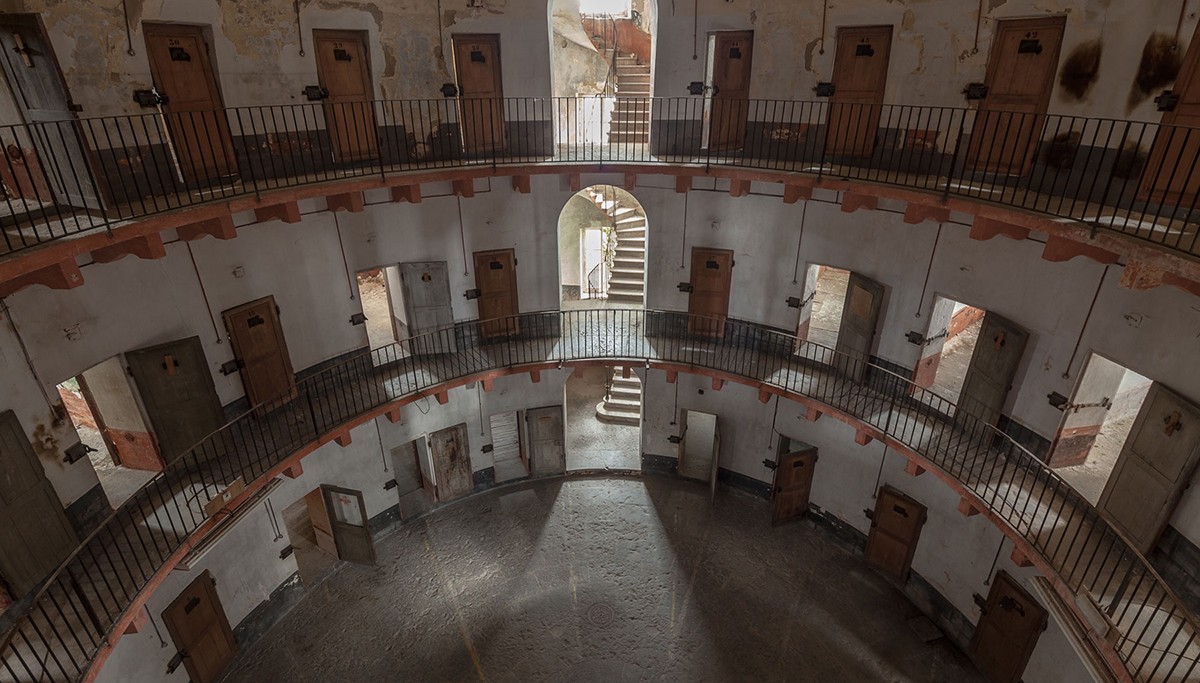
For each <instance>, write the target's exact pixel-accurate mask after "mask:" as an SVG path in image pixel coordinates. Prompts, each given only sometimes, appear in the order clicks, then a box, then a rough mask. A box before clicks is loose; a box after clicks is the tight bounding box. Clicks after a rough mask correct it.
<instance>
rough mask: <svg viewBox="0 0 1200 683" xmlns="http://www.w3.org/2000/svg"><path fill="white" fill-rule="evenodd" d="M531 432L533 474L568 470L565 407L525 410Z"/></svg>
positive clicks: (529, 432) (558, 472) (527, 427)
mask: <svg viewBox="0 0 1200 683" xmlns="http://www.w3.org/2000/svg"><path fill="white" fill-rule="evenodd" d="M525 425H526V430H527V432H526V433H527V434H529V462H530V467H531V468H532V472H531V473H532V474H533V476H535V477H542V476H546V475H548V474H562V473H563V472H566V471H567V453H566V449H565V447H564V445H563V444H564V441H565V437H564V433H563V407H562V406H547V407H545V408H534V409H532V410H527V411H525Z"/></svg>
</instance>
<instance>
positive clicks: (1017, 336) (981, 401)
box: [958, 311, 1029, 425]
mask: <svg viewBox="0 0 1200 683" xmlns="http://www.w3.org/2000/svg"><path fill="white" fill-rule="evenodd" d="M1028 341H1029V333H1028V332H1026V331H1025V330H1024V329H1023V328H1021V327H1019V326H1018V325H1017V324H1016V323H1013V322H1012V321H1011V320H1008V319H1006V318H1004V317H1003V316H1000V315H997V314H996V313H993V312H991V311H988V312H986V313H984V314H983V323H982V325H981V326H980V328H979V339H978V340H977V341H976V342H975V350H974V351H973V352H972V353H971V363H970V365H969V366H967V373H966V376H965V377H963V383H962V391H960V392H959V394H958V410H959V411H965V414H967V415H972V416H974V417H977V418H979V419H980V420H981V421H983V423H984V424H989V425H994V424H996V423H997V422H998V421H999V420H1000V413H1001V411H1002V410H1003V409H1004V401H1005V399H1006V398H1008V390H1009V389H1010V388H1011V387H1012V383H1013V379H1014V378H1015V377H1016V376H1017V367H1018V366H1020V364H1021V356H1022V355H1023V354H1024V353H1025V344H1026V342H1028Z"/></svg>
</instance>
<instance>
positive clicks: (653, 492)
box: [226, 477, 981, 683]
mask: <svg viewBox="0 0 1200 683" xmlns="http://www.w3.org/2000/svg"><path fill="white" fill-rule="evenodd" d="M377 551H378V556H379V563H378V566H375V567H365V566H355V565H347V566H344V567H343V568H341V569H340V570H338V571H337V572H336V573H334V574H333V575H331V576H330V577H329V578H328V579H326V580H325V581H324V582H322V583H320V584H319V585H318V586H316V587H315V588H312V589H310V590H309V591H308V593H307V595H306V596H305V598H304V599H303V601H301V603H300V604H299V605H298V606H297V607H296V608H295V609H294V610H292V612H291V613H289V614H288V615H287V616H286V617H285V618H284V619H283V620H282V621H281V622H280V623H279V624H278V625H276V626H275V627H274V628H273V629H272V630H271V631H270V632H268V633H267V634H266V635H265V636H264V637H263V638H262V639H261V640H259V642H258V643H256V644H255V645H254V646H253V647H251V648H250V649H248V650H246V651H245V652H243V653H242V655H241V657H240V659H239V660H238V662H236V663H235V665H234V667H233V670H232V671H231V672H230V673H229V675H228V676H227V678H226V681H235V682H236V681H246V682H251V681H253V682H256V683H257V682H260V681H322V682H325V681H331V680H347V681H405V682H407V681H495V682H502V681H512V682H516V681H521V682H526V681H563V682H566V681H604V682H612V683H619V682H623V681H822V682H826V681H889V682H893V681H956V682H957V681H964V682H966V681H978V680H981V679H980V677H979V675H978V674H977V673H976V672H975V670H974V668H973V667H972V665H971V664H970V663H969V662H968V661H967V659H966V657H965V656H964V655H962V653H961V652H959V651H958V650H957V649H955V648H954V647H953V646H952V645H951V644H949V643H948V642H947V641H946V640H945V639H944V638H943V639H938V640H935V641H933V642H932V643H925V642H922V641H921V639H920V638H918V637H917V635H916V634H915V633H914V631H913V630H912V629H911V628H910V627H909V626H908V625H907V624H906V623H905V622H906V619H908V618H911V617H914V616H916V615H917V614H918V611H917V609H916V608H915V607H913V606H912V604H910V603H909V602H908V601H907V600H905V598H904V597H903V596H902V595H901V593H900V592H899V591H898V590H897V589H896V588H894V587H892V586H891V585H890V584H889V583H888V582H887V581H886V580H884V579H883V578H882V577H880V576H879V575H877V574H875V573H874V572H873V571H872V570H870V569H868V568H867V567H866V566H865V565H864V564H863V562H862V559H861V558H860V557H857V556H854V555H851V554H850V553H848V552H845V551H844V550H842V549H841V548H839V547H837V546H836V545H834V543H833V542H832V541H831V540H829V538H828V537H827V536H826V533H825V532H824V531H821V530H819V529H816V528H813V527H811V526H810V525H808V524H807V523H803V522H802V523H793V524H789V525H784V526H780V527H772V526H771V524H770V521H769V513H768V510H767V507H766V505H765V504H764V503H763V502H762V501H759V500H754V499H752V498H750V497H747V496H742V495H739V494H736V493H728V492H724V491H723V492H721V493H719V494H718V497H717V502H716V505H715V506H711V505H710V504H709V500H708V489H707V487H706V486H702V485H698V484H690V483H688V482H683V481H678V480H671V479H662V478H645V479H642V478H607V477H606V478H593V479H566V480H564V479H554V480H544V481H537V482H529V483H525V484H522V485H520V486H517V487H508V488H505V489H501V490H498V491H491V492H488V493H484V494H480V495H476V496H474V497H472V498H468V499H466V500H464V501H462V502H461V503H459V504H456V505H452V506H450V507H448V508H444V509H442V510H440V511H437V512H435V513H433V514H431V515H429V516H426V517H425V518H423V519H420V520H417V521H414V522H411V523H409V524H407V525H405V526H401V527H399V528H398V529H397V530H396V531H394V532H393V533H391V534H390V535H388V536H386V537H385V538H383V539H381V540H379V541H378V542H377Z"/></svg>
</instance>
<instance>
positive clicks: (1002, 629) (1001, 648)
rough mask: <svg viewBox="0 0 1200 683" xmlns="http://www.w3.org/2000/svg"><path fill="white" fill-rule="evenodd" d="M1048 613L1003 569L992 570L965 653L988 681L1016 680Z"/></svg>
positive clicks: (1031, 652) (1019, 676)
mask: <svg viewBox="0 0 1200 683" xmlns="http://www.w3.org/2000/svg"><path fill="white" fill-rule="evenodd" d="M1048 617H1049V614H1048V613H1047V612H1046V609H1045V608H1044V607H1042V606H1041V605H1039V604H1038V602H1037V601H1036V600H1034V599H1033V596H1031V595H1030V594H1029V593H1027V592H1026V591H1025V589H1023V588H1021V586H1020V585H1018V584H1017V582H1016V581H1015V580H1013V578H1012V577H1011V576H1009V575H1008V573H1007V572H1005V571H1003V570H1001V571H998V572H996V576H995V577H993V579H992V589H991V591H989V592H988V599H987V604H986V605H985V606H984V608H983V614H982V616H980V617H979V623H978V624H976V626H975V635H973V636H972V637H971V644H970V646H969V647H968V648H967V654H968V655H970V657H971V659H972V660H974V661H975V664H976V666H978V667H979V671H980V672H981V673H983V675H984V676H986V677H987V679H988V680H989V681H991V682H992V683H1019V681H1020V680H1021V674H1023V673H1024V672H1025V665H1026V664H1028V663H1029V657H1030V655H1032V654H1033V648H1034V647H1035V646H1037V641H1038V637H1039V636H1040V635H1041V634H1042V631H1044V630H1046V621H1047V618H1048Z"/></svg>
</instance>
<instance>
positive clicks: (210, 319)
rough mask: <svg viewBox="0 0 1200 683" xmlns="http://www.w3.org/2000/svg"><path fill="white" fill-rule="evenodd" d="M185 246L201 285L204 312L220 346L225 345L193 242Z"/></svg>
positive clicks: (193, 270) (197, 282) (197, 280)
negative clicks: (206, 312)
mask: <svg viewBox="0 0 1200 683" xmlns="http://www.w3.org/2000/svg"><path fill="white" fill-rule="evenodd" d="M184 246H186V247H187V250H188V258H190V259H191V260H192V272H193V273H195V274H196V284H198V285H200V296H201V297H202V298H203V299H204V310H205V311H208V322H209V323H210V324H211V325H212V329H213V335H214V336H215V337H216V338H217V343H218V344H224V343H225V340H224V339H222V338H221V329H220V328H219V327H217V317H216V316H215V315H213V310H212V304H211V303H209V301H208V290H207V289H205V287H204V280H203V279H202V278H201V277H200V267H199V266H197V265H196V254H195V253H193V252H192V244H191V242H185V243H184Z"/></svg>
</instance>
